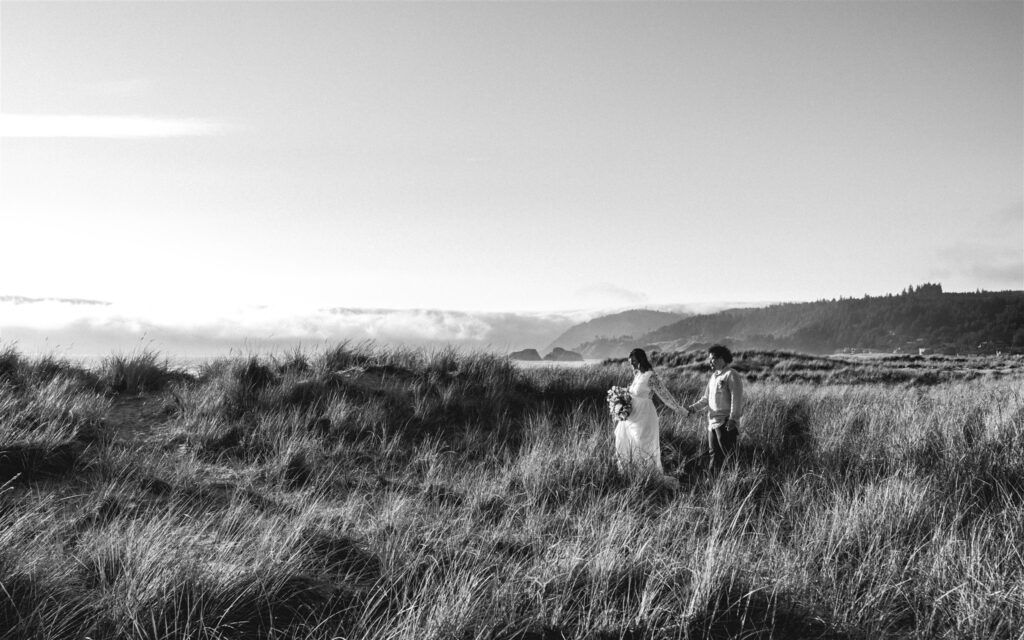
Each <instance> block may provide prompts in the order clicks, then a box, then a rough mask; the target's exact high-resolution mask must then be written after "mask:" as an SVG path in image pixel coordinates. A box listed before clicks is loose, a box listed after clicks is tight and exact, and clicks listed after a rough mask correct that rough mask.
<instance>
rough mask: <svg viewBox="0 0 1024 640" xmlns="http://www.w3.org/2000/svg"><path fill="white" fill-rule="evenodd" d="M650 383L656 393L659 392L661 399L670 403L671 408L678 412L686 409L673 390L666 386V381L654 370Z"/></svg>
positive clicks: (667, 403)
mask: <svg viewBox="0 0 1024 640" xmlns="http://www.w3.org/2000/svg"><path fill="white" fill-rule="evenodd" d="M650 384H651V389H652V390H653V391H654V393H656V394H658V397H659V398H661V401H662V402H664V403H665V404H666V405H668V407H669V408H670V409H672V410H673V411H676V412H679V411H685V409H684V408H683V406H682V405H680V404H679V401H677V400H676V398H675V396H673V395H672V392H671V391H669V390H668V387H666V386H665V383H664V382H662V381H661V378H659V377H658V374H656V373H654V372H653V371H652V372H651V380H650Z"/></svg>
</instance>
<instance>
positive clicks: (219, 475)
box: [0, 344, 1024, 639]
mask: <svg viewBox="0 0 1024 640" xmlns="http://www.w3.org/2000/svg"><path fill="white" fill-rule="evenodd" d="M752 359H753V358H752ZM789 361H790V362H798V361H799V358H797V357H796V356H794V357H792V358H791V359H790V360H789ZM165 362H166V361H165V360H163V359H160V358H159V357H155V356H152V355H144V356H143V357H130V358H127V359H122V361H120V362H118V361H117V360H116V359H115V360H112V361H109V362H104V363H103V364H101V365H99V367H98V368H97V369H94V370H81V369H76V368H75V367H74V366H73V365H70V364H68V363H60V362H46V363H43V362H39V361H35V360H33V359H31V358H26V357H24V356H21V355H20V354H17V353H16V352H15V351H13V350H8V351H6V352H3V353H0V461H3V460H9V459H14V458H13V457H12V456H13V454H12V453H11V452H15V451H18V450H19V447H41V448H42V449H43V450H46V447H50V448H51V449H56V448H58V447H60V446H62V445H67V446H68V447H69V449H68V451H69V452H70V453H69V455H70V457H69V458H68V459H67V460H66V463H67V464H65V465H63V466H51V467H47V470H46V472H45V473H41V472H38V470H37V469H36V468H35V465H39V464H42V463H41V462H39V460H42V459H36V458H30V457H29V458H24V459H21V460H22V462H21V463H20V464H21V467H20V468H19V470H17V471H13V472H9V473H7V475H6V476H4V477H3V478H0V586H2V589H0V637H6V638H83V637H90V638H94V639H99V638H123V637H138V638H153V639H157V638H160V639H164V638H166V639H170V638H197V639H198V638H204V639H205V638H218V639H219V638H323V639H327V638H348V639H357V638H359V639H370V638H374V639H376V638H393V639H400V638H408V639H412V638H416V639H419V638H457V639H462V638H474V639H475V638H481V639H483V638H522V639H527V638H529V639H537V638H595V639H596V638H687V639H689V638H737V637H744V638H950V639H952V638H1015V637H1017V634H1019V629H1020V628H1021V626H1022V625H1024V586H1022V585H1024V579H1022V578H1024V559H1022V550H1024V524H1022V523H1024V457H1022V456H1024V388H1022V383H1021V378H1019V377H1016V376H1014V375H1000V376H995V375H990V374H989V373H985V372H980V373H979V374H978V375H977V376H974V377H973V378H972V379H970V380H968V379H955V380H954V379H948V380H936V381H932V382H930V383H928V384H920V383H916V382H915V381H913V380H904V381H902V382H899V383H893V382H889V383H880V382H871V381H868V382H856V381H855V382H851V383H841V382H838V381H836V380H833V382H832V383H830V384H828V383H823V382H821V381H817V380H798V379H796V378H786V379H784V380H783V379H779V378H778V377H771V376H758V375H756V374H757V372H756V371H754V370H753V369H750V370H749V373H750V374H752V375H751V378H757V379H750V381H749V382H748V395H749V407H748V411H747V416H746V419H745V421H744V429H743V432H742V435H741V438H740V442H739V449H738V451H737V455H736V459H735V460H734V461H733V463H731V464H730V465H727V467H726V468H725V470H724V471H723V472H722V474H721V475H719V476H718V477H714V478H712V477H708V476H706V475H705V474H704V473H703V472H702V467H703V464H702V458H701V442H702V437H703V435H704V434H703V431H702V427H701V424H700V422H699V420H697V419H690V420H685V419H681V418H677V417H675V416H673V415H671V414H670V413H669V412H667V410H663V415H662V429H663V431H662V441H663V450H664V458H665V462H666V467H667V469H666V470H667V471H668V472H669V473H672V474H674V475H675V476H676V477H677V479H678V480H679V481H680V487H679V489H677V490H670V489H668V488H666V487H665V485H664V484H662V483H660V482H658V481H657V479H653V478H643V477H623V476H621V475H619V474H618V473H617V471H616V470H615V465H614V462H613V460H612V458H611V448H612V442H611V428H612V423H611V421H610V419H609V418H608V416H607V415H606V414H605V409H604V406H603V403H604V391H605V390H606V389H607V388H608V387H609V386H611V385H612V384H622V383H624V382H625V381H627V380H628V375H629V374H628V371H627V370H626V368H625V366H624V365H623V364H622V363H621V362H616V361H609V362H606V363H603V364H600V365H595V366H592V367H582V368H572V369H565V370H558V369H537V370H524V369H520V368H517V367H516V366H515V365H514V364H512V363H510V362H509V361H507V360H505V359H504V358H501V357H497V356H494V355H491V354H483V353H481V354H461V353H458V352H455V351H451V350H440V351H425V350H414V349H392V348H385V347H380V346H375V345H368V344H364V345H340V346H338V347H337V348H335V349H329V350H325V351H322V352H316V353H303V352H298V351H296V352H291V353H284V354H248V355H245V356H239V357H235V358H231V359H222V360H217V361H213V362H210V363H208V364H207V365H206V366H204V367H202V368H201V369H200V370H199V371H198V372H196V373H195V374H183V373H182V372H179V371H174V370H171V369H170V368H169V367H167V366H166V365H165ZM777 364H779V363H778V362H776V363H774V364H773V365H772V366H773V368H774V367H775V366H776V365H777ZM660 368H661V370H662V372H663V375H664V377H665V379H666V380H667V381H668V384H669V386H670V388H671V389H672V391H673V392H674V393H675V394H676V395H677V396H678V397H680V398H681V399H683V398H685V399H690V400H692V399H693V398H694V397H695V396H696V394H697V393H698V391H699V389H700V388H701V385H702V383H703V380H704V376H705V375H706V374H705V373H704V372H702V371H700V370H698V369H696V368H695V367H691V366H689V362H688V361H687V360H686V358H685V356H683V357H680V360H679V361H678V362H677V363H675V364H672V363H671V362H665V363H663V364H662V365H660ZM990 369H991V367H985V371H988V370H990ZM788 371H789V373H799V371H800V370H799V369H798V368H797V367H796V365H788ZM813 371H815V369H813V368H808V369H806V372H808V373H811V372H813ZM117 380H121V381H124V383H123V384H120V383H119V384H112V383H111V382H112V381H117ZM139 393H142V394H147V395H148V396H152V397H154V398H156V399H159V401H160V403H162V405H161V406H165V407H166V416H164V417H163V418H161V420H162V422H160V424H159V429H158V430H155V431H154V433H153V434H151V436H150V437H147V438H146V439H138V440H133V439H125V438H123V437H119V436H118V435H117V434H115V433H111V430H112V424H111V423H110V421H109V420H108V419H107V418H105V416H106V415H107V412H108V411H109V410H110V409H111V407H116V406H117V405H118V403H121V402H124V401H125V396H127V395H131V394H139ZM5 456H6V457H5Z"/></svg>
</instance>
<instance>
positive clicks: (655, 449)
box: [615, 349, 685, 474]
mask: <svg viewBox="0 0 1024 640" xmlns="http://www.w3.org/2000/svg"><path fill="white" fill-rule="evenodd" d="M629 364H630V365H631V366H632V367H633V383H632V384H630V385H629V395H630V396H631V397H632V400H633V408H632V410H631V411H630V413H629V417H627V418H626V419H625V420H619V422H618V424H616V425H615V453H616V456H617V460H616V463H617V464H618V467H619V470H620V471H622V470H624V469H625V468H626V467H632V468H636V469H638V470H647V471H657V473H660V474H664V473H665V471H664V469H663V468H662V466H661V442H660V440H659V438H658V412H657V410H656V409H655V407H654V400H653V399H652V398H651V393H652V392H653V393H655V394H657V396H658V397H659V398H661V401H662V402H664V403H665V404H666V405H668V407H669V408H671V409H672V410H673V411H676V412H679V411H685V409H683V408H682V407H681V406H680V405H679V403H678V402H676V399H675V398H674V397H673V396H672V394H671V393H670V392H669V390H668V389H666V388H665V384H664V383H663V382H662V381H661V379H660V378H659V377H658V374H657V373H655V372H654V367H652V366H651V362H650V360H648V359H647V353H646V352H644V350H643V349H633V350H632V351H630V352H629Z"/></svg>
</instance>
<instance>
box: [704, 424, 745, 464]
mask: <svg viewBox="0 0 1024 640" xmlns="http://www.w3.org/2000/svg"><path fill="white" fill-rule="evenodd" d="M738 435H739V432H738V431H737V430H736V429H726V428H725V427H715V428H714V429H708V448H709V449H711V460H710V462H711V466H710V470H711V472H712V473H718V471H719V470H720V469H721V468H722V465H723V464H724V463H725V459H726V458H727V457H728V456H729V455H731V454H732V452H733V451H734V450H735V449H736V437H737V436H738Z"/></svg>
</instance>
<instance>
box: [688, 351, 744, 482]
mask: <svg viewBox="0 0 1024 640" xmlns="http://www.w3.org/2000/svg"><path fill="white" fill-rule="evenodd" d="M731 362H732V352H731V351H729V349H727V348H726V347H723V346H722V345H718V344H716V345H715V346H713V347H711V348H710V349H708V364H709V365H711V369H712V372H711V379H710V380H708V386H707V388H706V389H705V390H704V395H703V396H701V398H700V400H698V401H697V402H694V403H693V404H691V405H689V406H687V407H686V413H687V415H689V414H691V413H693V412H694V411H697V410H698V409H703V408H707V410H708V447H709V448H710V449H711V456H712V458H711V471H712V472H714V473H717V472H718V471H719V469H721V468H722V464H723V463H724V462H725V459H726V457H728V456H729V455H731V454H732V452H733V450H735V448H736V437H737V436H738V435H739V428H740V418H741V417H742V416H743V378H742V377H741V376H740V374H739V373H738V372H737V371H736V370H735V369H733V368H732V367H731V366H729V365H730V363H731Z"/></svg>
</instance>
